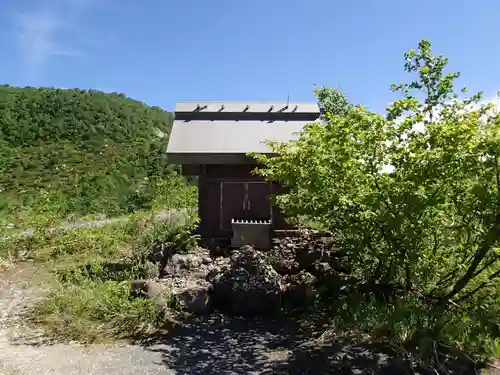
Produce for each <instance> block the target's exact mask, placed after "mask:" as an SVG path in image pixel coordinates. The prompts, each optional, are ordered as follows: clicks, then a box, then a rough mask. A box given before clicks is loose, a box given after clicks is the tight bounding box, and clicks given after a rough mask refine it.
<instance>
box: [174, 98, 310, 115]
mask: <svg viewBox="0 0 500 375" xmlns="http://www.w3.org/2000/svg"><path fill="white" fill-rule="evenodd" d="M175 111H176V112H222V113H242V112H247V113H317V114H319V107H318V104H317V103H311V102H207V101H200V102H196V101H192V102H179V103H176V105H175Z"/></svg>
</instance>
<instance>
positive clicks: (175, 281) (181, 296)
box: [131, 278, 212, 314]
mask: <svg viewBox="0 0 500 375" xmlns="http://www.w3.org/2000/svg"><path fill="white" fill-rule="evenodd" d="M211 290H212V285H211V284H210V283H209V282H207V281H205V280H200V279H189V278H172V279H166V280H159V281H152V280H147V281H146V280H136V281H133V282H132V283H131V295H132V296H134V297H137V298H147V299H150V300H152V301H153V302H154V303H156V304H157V305H159V306H160V307H161V308H163V309H164V310H171V309H177V310H179V311H184V312H188V313H192V314H203V313H205V312H207V311H208V310H209V308H210V303H209V301H210V292H211Z"/></svg>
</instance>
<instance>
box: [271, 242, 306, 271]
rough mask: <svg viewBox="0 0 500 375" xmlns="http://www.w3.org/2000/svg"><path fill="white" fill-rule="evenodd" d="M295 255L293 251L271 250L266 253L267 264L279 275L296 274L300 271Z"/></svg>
mask: <svg viewBox="0 0 500 375" xmlns="http://www.w3.org/2000/svg"><path fill="white" fill-rule="evenodd" d="M295 255H296V253H295V251H294V250H289V249H288V248H286V249H282V248H273V249H271V250H270V251H269V252H267V257H268V261H269V263H270V264H271V266H272V267H273V268H274V269H275V270H276V272H278V273H279V274H280V275H287V274H296V273H298V272H299V271H300V267H299V263H298V262H297V261H296V260H295Z"/></svg>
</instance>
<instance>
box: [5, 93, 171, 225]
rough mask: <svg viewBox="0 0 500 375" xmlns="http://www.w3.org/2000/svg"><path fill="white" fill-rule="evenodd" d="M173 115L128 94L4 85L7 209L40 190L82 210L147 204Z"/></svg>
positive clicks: (64, 209)
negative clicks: (128, 96)
mask: <svg viewBox="0 0 500 375" xmlns="http://www.w3.org/2000/svg"><path fill="white" fill-rule="evenodd" d="M172 122H173V114H172V113H168V112H165V111H163V110H162V109H160V108H158V107H148V106H147V105H145V104H143V103H141V102H138V101H135V100H132V99H129V98H127V97H125V96H124V95H123V94H115V93H113V94H106V93H102V92H99V91H93V90H90V91H85V90H65V89H52V88H13V87H9V86H0V192H1V193H0V216H1V214H2V213H3V214H5V213H6V212H8V211H9V212H12V211H13V210H14V209H16V208H20V207H22V206H24V207H26V206H28V205H30V204H31V202H33V201H35V199H39V198H40V197H41V196H43V197H44V198H45V199H46V200H47V199H48V200H50V201H53V204H54V205H59V207H58V210H59V211H60V212H61V213H68V214H69V213H72V214H76V215H86V214H94V213H105V214H108V215H114V214H120V213H125V212H130V211H132V210H136V209H140V208H147V207H148V204H149V203H150V201H151V199H152V194H153V191H152V189H153V187H154V186H155V183H156V182H158V181H160V180H163V179H165V177H167V176H168V175H169V174H170V173H171V170H172V167H170V168H169V167H168V162H167V158H166V154H165V149H166V143H167V139H168V138H165V137H168V133H169V131H170V128H171V125H172ZM34 198H35V199H34Z"/></svg>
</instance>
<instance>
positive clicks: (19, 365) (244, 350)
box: [0, 267, 499, 375]
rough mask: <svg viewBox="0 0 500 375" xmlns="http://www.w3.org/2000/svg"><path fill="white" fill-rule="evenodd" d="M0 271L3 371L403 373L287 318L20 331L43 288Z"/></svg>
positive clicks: (44, 374) (28, 276) (372, 353)
mask: <svg viewBox="0 0 500 375" xmlns="http://www.w3.org/2000/svg"><path fill="white" fill-rule="evenodd" d="M0 277H1V279H0V375H32V374H36V375H49V374H50V375H94V374H96V375H97V374H99V375H104V374H108V375H129V374H130V375H151V374H157V375H215V374H218V375H246V374H248V375H250V374H254V375H271V374H295V375H299V374H311V375H312V374H315V375H320V374H400V373H403V372H401V369H400V368H398V367H396V365H395V364H393V363H391V361H390V359H388V356H386V355H384V354H382V353H380V351H377V350H374V348H367V347H357V346H353V345H347V344H343V343H340V342H337V343H335V344H330V345H327V346H321V345H319V344H318V342H312V341H311V340H309V339H304V338H302V337H301V335H299V333H298V332H297V331H296V330H294V329H292V328H291V327H292V325H290V324H287V323H286V322H284V321H271V320H263V319H261V320H249V319H236V318H227V317H224V316H221V315H211V316H209V317H203V318H197V319H194V320H193V321H191V322H188V323H186V325H184V326H183V327H180V328H178V329H176V330H174V331H173V332H171V334H169V335H168V336H165V337H158V338H156V339H154V340H151V342H149V343H148V344H143V345H90V346H88V347H84V346H80V345H76V344H75V345H70V344H55V345H51V344H50V343H44V342H43V337H42V336H40V335H39V334H37V332H33V331H31V332H29V334H28V335H26V333H27V332H25V331H24V334H21V335H19V332H23V330H22V329H21V328H20V322H19V319H18V318H17V316H18V313H19V312H20V311H22V309H23V306H26V304H27V303H28V302H31V301H33V300H34V299H36V298H38V297H40V296H41V295H42V294H43V293H42V291H40V290H37V288H36V285H37V284H38V285H41V283H39V282H37V273H36V272H35V270H34V269H30V268H29V267H28V268H24V269H15V270H11V271H8V272H7V273H5V272H4V273H1V274H0ZM26 280H30V282H29V284H28V283H27V282H26ZM306 337H309V335H306ZM455 373H457V372H455ZM488 374H496V375H499V373H498V372H496V373H493V372H488Z"/></svg>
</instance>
